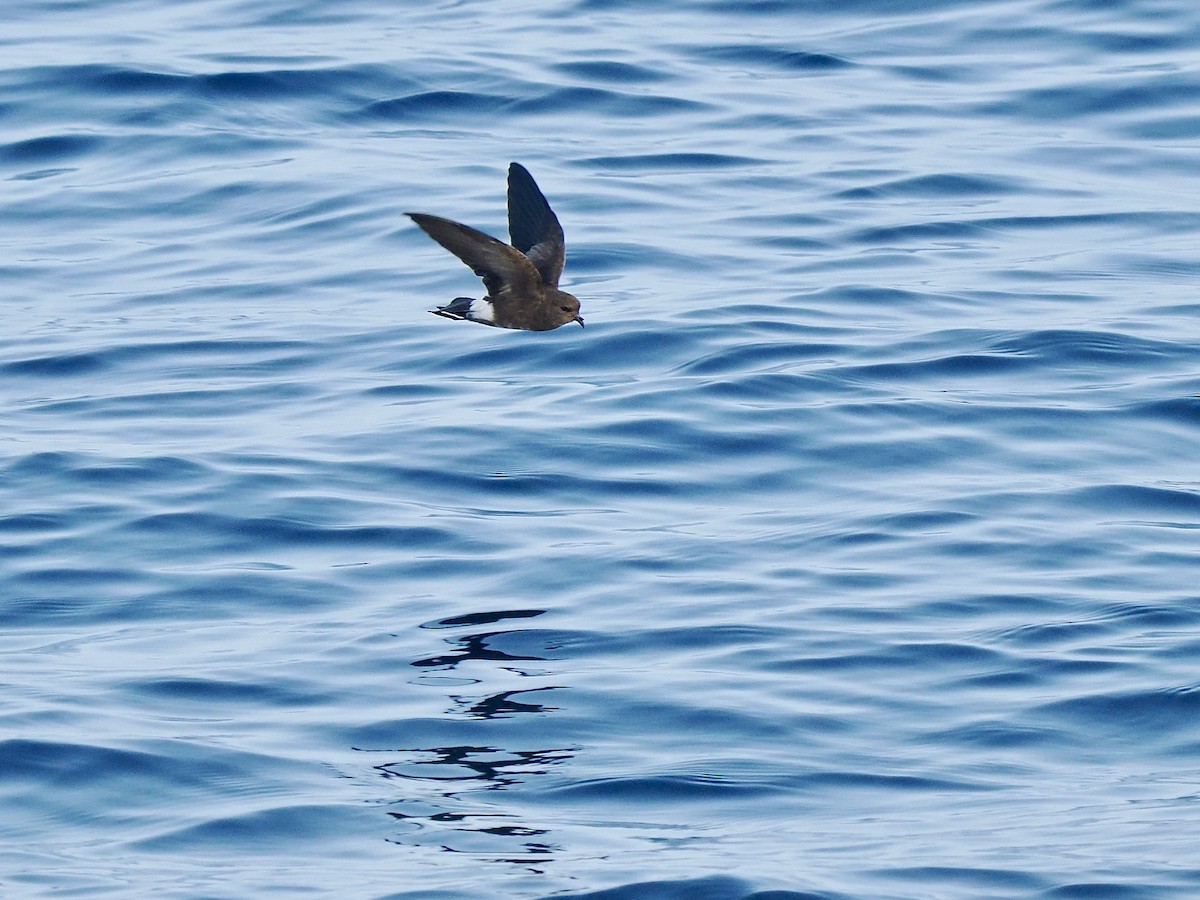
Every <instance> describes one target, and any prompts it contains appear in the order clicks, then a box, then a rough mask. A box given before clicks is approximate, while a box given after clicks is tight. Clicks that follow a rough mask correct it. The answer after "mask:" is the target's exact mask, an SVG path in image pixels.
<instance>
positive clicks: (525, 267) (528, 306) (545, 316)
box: [405, 163, 583, 331]
mask: <svg viewBox="0 0 1200 900" xmlns="http://www.w3.org/2000/svg"><path fill="white" fill-rule="evenodd" d="M405 215H406V216H408V217H409V218H410V219H412V220H413V221H414V222H416V223H417V225H418V226H419V227H420V228H421V230H422V231H424V232H425V233H426V234H427V235H429V236H430V237H431V238H433V239H434V240H435V241H437V242H438V243H439V244H441V245H442V246H443V247H445V248H446V249H447V250H449V251H450V252H451V253H453V254H454V255H455V256H457V257H458V258H459V259H461V260H462V261H463V262H465V263H466V264H467V265H468V266H470V267H471V269H472V270H473V271H474V272H475V274H476V275H478V276H479V277H480V278H482V279H483V286H484V287H486V288H487V296H486V297H483V298H481V299H479V300H473V299H472V298H470V297H457V298H455V299H454V300H451V301H450V302H449V303H447V304H446V305H445V306H439V307H438V308H437V309H431V310H430V312H431V313H433V314H434V315H438V316H445V317H446V318H447V319H461V320H464V321H467V322H480V323H482V324H484V325H495V326H496V327H498V328H521V329H524V330H526V331H550V330H551V329H553V328H558V327H559V326H560V325H566V324H567V323H568V322H578V323H579V324H580V326H581V327H582V325H583V317H582V316H580V315H579V300H578V299H577V298H576V297H574V296H573V295H571V294H568V293H567V292H566V291H560V290H559V289H558V279H559V276H561V275H562V270H563V263H564V262H565V261H566V245H565V243H564V241H563V230H562V226H561V225H560V224H559V223H558V216H556V215H554V210H552V209H551V208H550V204H549V203H547V202H546V197H545V195H543V194H542V192H541V189H540V188H538V186H537V182H536V181H534V180H533V176H532V175H530V174H529V171H528V170H527V169H526V168H525V167H524V166H522V165H521V164H520V163H512V164H511V165H510V166H509V167H508V234H509V237H510V238H511V239H512V244H511V245H510V244H506V243H504V242H503V241H500V240H497V239H496V238H494V237H492V236H491V235H490V234H484V233H483V232H482V231H479V230H477V229H475V228H471V227H470V226H469V225H463V224H461V223H460V222H455V221H453V220H451V219H443V218H442V217H441V216H431V215H427V214H426V213H414V212H410V213H405Z"/></svg>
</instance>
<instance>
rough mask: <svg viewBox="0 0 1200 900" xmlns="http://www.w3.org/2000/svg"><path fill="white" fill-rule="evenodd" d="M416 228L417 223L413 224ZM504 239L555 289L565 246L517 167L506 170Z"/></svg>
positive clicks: (525, 174)
mask: <svg viewBox="0 0 1200 900" xmlns="http://www.w3.org/2000/svg"><path fill="white" fill-rule="evenodd" d="M417 224H420V223H417ZM508 235H509V237H510V238H511V239H512V245H513V246H514V247H516V248H517V249H518V250H520V251H521V252H522V253H524V254H525V255H526V256H527V257H529V261H530V262H532V263H533V265H534V267H535V268H536V269H537V270H538V273H539V274H540V275H541V278H542V281H544V282H545V283H546V284H548V285H549V286H550V287H558V279H559V277H560V276H561V275H562V270H563V264H564V263H565V262H566V244H565V242H564V240H563V230H562V225H560V224H559V223H558V216H556V215H554V210H552V209H551V208H550V204H549V203H547V202H546V197H545V195H544V194H542V191H541V189H540V188H539V187H538V186H537V182H536V181H534V180H533V176H532V175H530V174H529V171H528V170H527V169H526V168H525V167H524V166H523V165H521V164H520V163H512V164H511V165H510V166H509V167H508Z"/></svg>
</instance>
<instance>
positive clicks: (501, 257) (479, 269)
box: [405, 213, 542, 299]
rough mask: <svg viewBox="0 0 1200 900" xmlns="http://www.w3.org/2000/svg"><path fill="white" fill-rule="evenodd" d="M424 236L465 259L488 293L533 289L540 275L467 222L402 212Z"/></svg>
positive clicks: (495, 295)
mask: <svg viewBox="0 0 1200 900" xmlns="http://www.w3.org/2000/svg"><path fill="white" fill-rule="evenodd" d="M405 215H406V216H408V217H409V218H410V219H412V220H413V221H414V222H416V223H417V225H419V226H420V228H421V230H422V231H424V232H425V233H426V234H427V235H429V236H430V237H431V238H433V239H434V240H435V241H437V242H438V243H439V244H441V245H442V246H443V247H445V248H446V249H447V250H449V251H450V252H451V253H453V254H454V255H455V256H457V257H458V258H459V259H461V260H462V261H463V262H465V263H466V264H467V265H468V266H470V267H471V269H472V270H473V271H474V272H475V274H476V275H478V276H479V277H480V278H482V279H483V285H484V287H486V288H487V292H488V295H489V296H490V297H492V298H493V299H495V298H499V297H500V296H501V295H502V294H505V293H506V292H511V293H512V294H515V295H517V296H522V295H527V294H531V293H534V292H536V291H537V290H539V288H540V282H541V280H542V276H541V274H540V273H539V272H538V270H537V269H536V268H534V264H533V263H532V262H531V261H530V260H529V259H528V258H527V257H526V256H525V254H524V253H521V252H520V251H518V250H516V249H514V248H513V247H510V246H509V245H508V244H506V243H504V242H503V241H498V240H496V239H495V238H494V237H492V236H491V235H490V234H484V233H483V232H482V231H479V230H477V229H475V228H471V227H470V226H469V225H463V224H462V223H460V222H455V221H452V220H451V219H443V218H442V217H441V216H430V215H426V214H425V213H405Z"/></svg>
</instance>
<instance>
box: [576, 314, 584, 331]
mask: <svg viewBox="0 0 1200 900" xmlns="http://www.w3.org/2000/svg"><path fill="white" fill-rule="evenodd" d="M575 321H576V322H578V323H579V327H580V328H582V327H583V316H576V317H575Z"/></svg>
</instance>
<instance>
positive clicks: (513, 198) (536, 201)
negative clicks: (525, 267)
mask: <svg viewBox="0 0 1200 900" xmlns="http://www.w3.org/2000/svg"><path fill="white" fill-rule="evenodd" d="M508 236H509V237H510V238H512V243H513V246H514V247H516V248H517V249H518V250H520V251H521V252H522V253H524V254H525V255H526V256H528V257H529V261H530V262H532V263H533V265H534V266H535V267H536V268H537V270H538V272H539V273H540V274H541V276H542V281H544V282H545V283H546V284H548V285H550V287H558V279H559V277H560V276H561V275H562V270H563V263H564V262H565V261H566V244H565V242H564V240H563V230H562V225H560V224H559V223H558V216H556V215H554V210H552V209H551V208H550V204H549V203H547V202H546V197H545V195H543V194H542V191H541V189H540V188H539V187H538V186H537V182H535V181H534V180H533V176H532V175H530V174H529V172H528V170H527V169H526V168H525V167H524V166H523V165H521V164H520V163H512V164H511V165H510V166H509V167H508Z"/></svg>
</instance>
